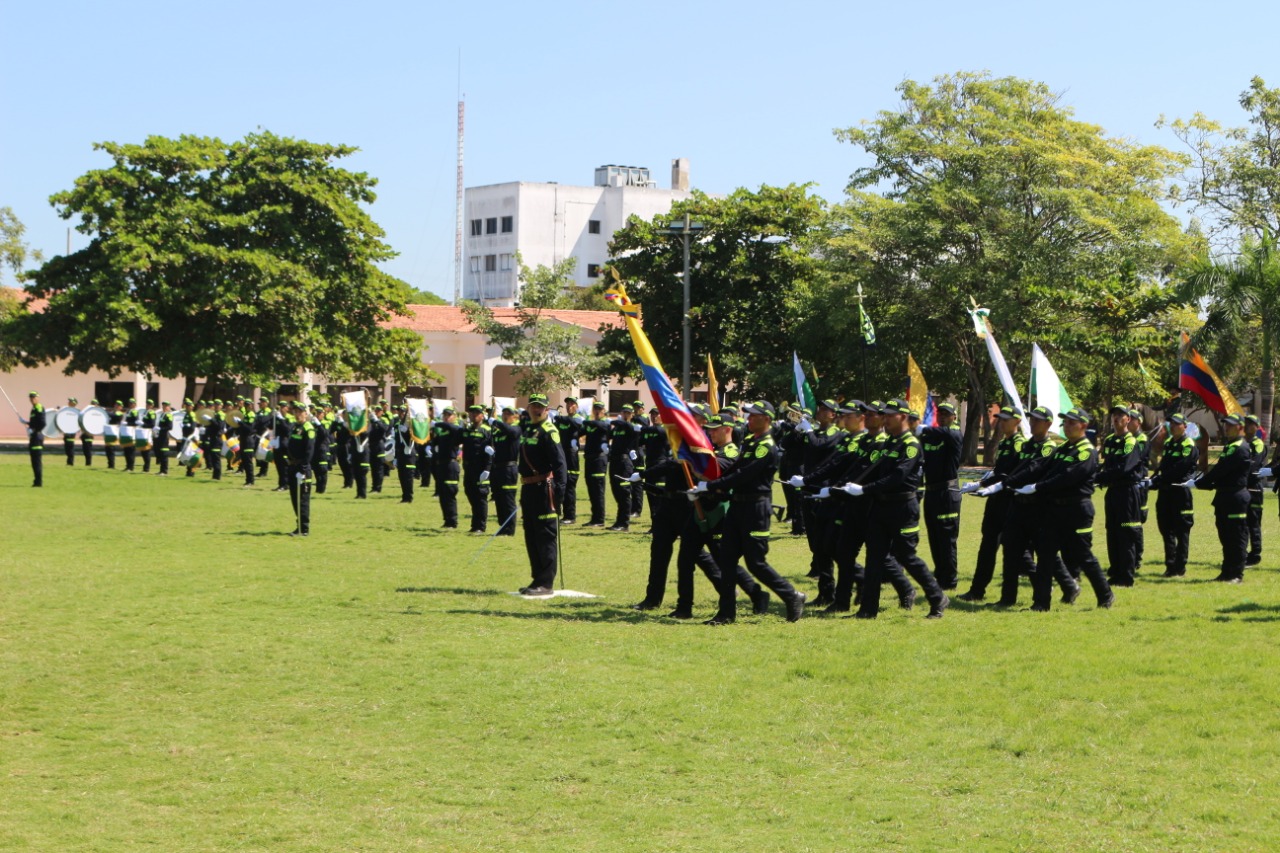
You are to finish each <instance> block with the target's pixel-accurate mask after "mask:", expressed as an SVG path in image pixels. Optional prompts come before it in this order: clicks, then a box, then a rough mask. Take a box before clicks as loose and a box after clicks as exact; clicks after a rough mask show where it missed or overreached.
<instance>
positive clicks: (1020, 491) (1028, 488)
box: [996, 483, 1036, 495]
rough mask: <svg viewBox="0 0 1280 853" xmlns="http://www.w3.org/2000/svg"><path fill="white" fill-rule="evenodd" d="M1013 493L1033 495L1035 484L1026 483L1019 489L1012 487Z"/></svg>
mask: <svg viewBox="0 0 1280 853" xmlns="http://www.w3.org/2000/svg"><path fill="white" fill-rule="evenodd" d="M996 485H1001V484H1000V483H997V484H996ZM1013 493H1014V494H1015V495H1034V494H1035V493H1036V484H1035V483H1028V484H1027V485H1025V486H1023V487H1022V488H1020V489H1014V490H1013Z"/></svg>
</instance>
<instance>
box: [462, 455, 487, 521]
mask: <svg viewBox="0 0 1280 853" xmlns="http://www.w3.org/2000/svg"><path fill="white" fill-rule="evenodd" d="M462 488H463V491H464V492H465V493H466V496H467V503H468V504H470V505H471V532H472V533H484V532H485V531H486V530H488V529H489V481H488V480H485V481H484V482H481V481H480V474H479V473H478V472H473V471H472V470H471V469H470V468H468V470H467V472H466V476H465V477H463V480H462Z"/></svg>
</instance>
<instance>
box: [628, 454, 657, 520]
mask: <svg viewBox="0 0 1280 853" xmlns="http://www.w3.org/2000/svg"><path fill="white" fill-rule="evenodd" d="M631 466H632V467H631V470H632V471H635V472H639V474H640V480H641V482H639V483H632V484H631V515H632V517H633V518H639V517H640V513H641V512H642V511H644V471H645V467H644V457H643V456H642V457H640V461H639V462H632V463H631ZM649 515H650V518H652V516H653V510H652V509H650V511H649Z"/></svg>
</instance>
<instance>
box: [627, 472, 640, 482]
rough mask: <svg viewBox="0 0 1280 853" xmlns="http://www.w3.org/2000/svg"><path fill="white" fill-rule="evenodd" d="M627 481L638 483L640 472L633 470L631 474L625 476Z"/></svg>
mask: <svg viewBox="0 0 1280 853" xmlns="http://www.w3.org/2000/svg"><path fill="white" fill-rule="evenodd" d="M627 482H628V483H638V482H640V474H639V473H638V472H635V471H633V472H631V476H630V477H628V478H627Z"/></svg>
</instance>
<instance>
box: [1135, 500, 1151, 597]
mask: <svg viewBox="0 0 1280 853" xmlns="http://www.w3.org/2000/svg"><path fill="white" fill-rule="evenodd" d="M1150 502H1151V487H1150V486H1148V485H1147V484H1146V480H1143V481H1142V482H1141V483H1139V484H1138V521H1141V522H1142V524H1140V525H1138V527H1137V540H1136V542H1135V546H1134V547H1135V553H1134V561H1133V573H1134V574H1135V575H1137V574H1138V572H1139V571H1140V570H1141V569H1142V560H1143V558H1144V557H1145V556H1146V552H1147V529H1146V524H1147V517H1148V515H1149V512H1148V510H1149V505H1150Z"/></svg>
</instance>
